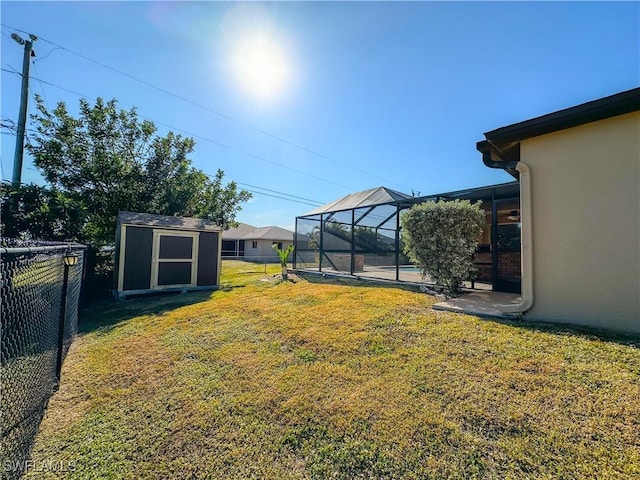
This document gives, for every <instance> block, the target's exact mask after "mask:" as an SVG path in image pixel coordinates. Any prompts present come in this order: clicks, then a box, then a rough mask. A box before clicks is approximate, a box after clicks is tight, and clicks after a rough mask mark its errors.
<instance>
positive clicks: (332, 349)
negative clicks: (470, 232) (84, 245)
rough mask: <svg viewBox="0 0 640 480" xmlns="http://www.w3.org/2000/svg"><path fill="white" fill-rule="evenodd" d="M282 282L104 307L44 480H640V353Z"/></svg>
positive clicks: (86, 339) (371, 295) (248, 282)
mask: <svg viewBox="0 0 640 480" xmlns="http://www.w3.org/2000/svg"><path fill="white" fill-rule="evenodd" d="M267 269H268V270H267V274H266V275H265V273H264V270H263V267H262V266H258V265H254V264H250V263H244V262H237V261H224V262H223V269H222V288H221V290H219V291H217V292H214V293H213V294H211V293H203V292H196V293H189V294H185V295H176V296H163V297H159V298H146V299H139V300H131V301H127V302H125V303H118V304H114V303H105V304H104V305H102V306H93V307H92V308H91V309H90V310H89V311H88V312H87V314H86V317H85V318H86V321H85V323H84V324H83V325H82V329H83V332H82V334H81V335H80V337H79V338H77V339H76V341H75V343H74V344H73V346H72V347H71V350H70V352H69V355H68V357H67V360H66V362H65V364H64V366H63V371H62V384H61V387H60V390H59V391H58V392H57V393H56V394H55V395H54V397H53V398H52V400H51V402H50V404H49V410H48V413H47V416H46V418H45V420H44V423H43V425H42V427H41V429H40V433H39V436H38V438H37V440H36V445H35V448H34V453H33V460H34V462H35V464H36V465H42V462H45V461H50V459H55V460H56V462H62V464H63V465H69V463H70V462H72V465H73V470H72V471H71V469H69V470H70V471H68V472H60V471H54V472H47V471H45V472H41V471H40V472H36V471H32V472H30V474H29V475H28V476H27V477H28V478H43V477H45V478H56V479H57V478H69V479H73V478H77V479H86V478H194V479H195V478H216V479H217V478H221V479H222V478H224V479H247V478H269V479H326V478H336V479H345V480H346V479H349V480H351V479H357V478H367V479H430V478H433V479H441V478H458V479H472V478H486V479H494V478H496V479H498V478H511V479H531V478H536V479H538V478H541V479H560V478H571V479H573V478H620V479H623V478H629V479H631V478H638V477H640V434H639V432H640V382H639V381H638V378H640V377H639V376H640V349H638V348H636V347H634V346H632V345H631V342H635V343H636V345H637V344H638V342H639V341H640V339H638V338H637V337H636V338H635V339H634V338H631V339H625V338H623V337H619V338H616V337H611V338H609V337H602V336H596V335H595V334H594V332H592V331H582V332H581V331H576V330H569V329H568V328H567V327H565V326H561V325H544V324H530V323H526V322H507V321H501V322H498V321H490V320H481V319H479V318H476V317H473V316H466V315H458V314H454V313H449V312H435V311H433V310H431V308H430V306H431V303H432V302H433V299H432V298H431V297H428V296H425V295H424V294H420V293H416V292H412V291H409V290H402V289H398V288H389V287H380V286H372V285H371V284H363V283H356V282H355V281H352V282H351V283H349V284H344V283H335V282H334V283H330V282H329V280H328V279H322V278H321V277H315V276H314V277H309V279H308V280H299V279H296V282H295V283H294V282H282V281H279V280H278V279H277V278H276V277H274V274H276V273H279V267H278V265H268V266H267Z"/></svg>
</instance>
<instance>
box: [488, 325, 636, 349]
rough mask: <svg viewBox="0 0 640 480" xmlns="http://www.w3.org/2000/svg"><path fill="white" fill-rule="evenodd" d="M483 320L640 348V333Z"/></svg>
mask: <svg viewBox="0 0 640 480" xmlns="http://www.w3.org/2000/svg"><path fill="white" fill-rule="evenodd" d="M482 319H483V320H486V321H490V322H494V323H499V324H501V325H509V326H511V327H516V328H521V329H524V330H529V331H532V332H541V333H550V334H553V335H561V336H566V337H579V338H582V339H585V340H593V341H598V342H607V343H617V344H619V345H624V346H626V347H631V348H637V349H640V335H634V334H631V333H619V332H614V331H611V330H605V329H600V328H593V327H586V326H581V325H574V324H569V323H551V322H539V321H535V322H534V321H528V320H518V319H513V320H508V319H503V318H493V317H482Z"/></svg>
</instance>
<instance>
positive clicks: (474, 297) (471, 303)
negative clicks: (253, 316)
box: [432, 291, 522, 319]
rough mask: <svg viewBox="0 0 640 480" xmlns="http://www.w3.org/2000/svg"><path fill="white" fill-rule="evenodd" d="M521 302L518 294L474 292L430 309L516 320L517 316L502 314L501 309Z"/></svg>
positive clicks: (437, 304) (440, 303)
mask: <svg viewBox="0 0 640 480" xmlns="http://www.w3.org/2000/svg"><path fill="white" fill-rule="evenodd" d="M521 300H522V296H521V295H520V294H519V293H504V292H489V291H483V292H477V291H476V292H471V293H467V294H465V295H463V296H461V297H458V298H450V299H449V300H445V301H443V302H439V303H436V304H435V305H433V307H432V308H433V309H434V310H444V311H448V312H456V313H467V314H469V315H477V316H479V317H490V318H505V319H516V318H519V315H518V314H515V313H504V312H503V310H502V307H503V306H505V305H514V304H517V303H519V302H520V301H521Z"/></svg>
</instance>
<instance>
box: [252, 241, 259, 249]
mask: <svg viewBox="0 0 640 480" xmlns="http://www.w3.org/2000/svg"><path fill="white" fill-rule="evenodd" d="M251 248H253V249H254V250H255V249H256V248H258V242H257V241H256V240H254V241H253V242H251Z"/></svg>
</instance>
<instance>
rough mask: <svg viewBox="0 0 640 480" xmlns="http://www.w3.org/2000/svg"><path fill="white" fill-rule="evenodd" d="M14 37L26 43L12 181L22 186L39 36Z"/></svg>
mask: <svg viewBox="0 0 640 480" xmlns="http://www.w3.org/2000/svg"><path fill="white" fill-rule="evenodd" d="M11 38H13V39H14V40H15V41H16V42H17V43H19V44H20V45H24V56H23V57H22V90H21V92H20V113H19V114H18V135H17V137H16V151H15V154H14V156H13V176H12V178H11V182H12V183H13V186H14V187H15V188H17V187H19V186H20V183H21V180H22V155H23V152H24V132H25V127H26V124H27V100H28V99H29V66H30V65H31V57H35V56H36V54H35V52H34V51H33V42H35V41H36V40H37V39H38V37H36V36H35V35H31V34H29V38H30V40H24V39H23V38H22V37H21V36H20V35H18V34H17V33H12V34H11Z"/></svg>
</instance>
